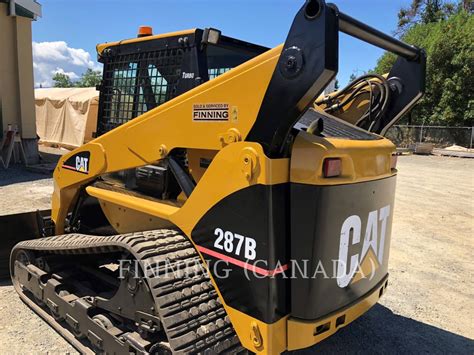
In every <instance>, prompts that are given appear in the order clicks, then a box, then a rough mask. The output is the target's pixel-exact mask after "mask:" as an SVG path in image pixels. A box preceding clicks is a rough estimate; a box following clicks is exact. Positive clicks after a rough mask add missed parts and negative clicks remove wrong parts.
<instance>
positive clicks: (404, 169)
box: [0, 156, 474, 354]
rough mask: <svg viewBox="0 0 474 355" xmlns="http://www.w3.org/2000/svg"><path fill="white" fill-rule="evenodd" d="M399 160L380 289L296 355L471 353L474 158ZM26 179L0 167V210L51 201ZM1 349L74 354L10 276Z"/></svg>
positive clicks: (0, 314) (0, 306) (3, 298)
mask: <svg viewBox="0 0 474 355" xmlns="http://www.w3.org/2000/svg"><path fill="white" fill-rule="evenodd" d="M398 167H399V175H398V185H397V194H396V202H395V215H394V224H393V232H392V247H391V255H390V278H389V280H390V281H389V289H388V292H387V293H386V294H385V295H384V296H383V298H382V300H381V302H380V303H379V304H378V305H376V306H374V307H373V308H372V309H371V310H370V311H369V312H367V313H366V314H365V315H364V316H362V317H361V318H360V319H358V320H357V321H355V322H354V323H352V324H351V325H350V326H348V327H346V328H343V329H341V330H340V331H339V332H338V333H337V334H335V335H334V336H332V337H330V338H329V339H327V340H326V341H324V342H322V343H320V344H317V345H316V346H314V347H313V348H311V349H308V350H304V351H301V352H299V353H301V354H314V353H335V352H337V353H380V354H382V353H384V354H386V353H394V354H395V353H465V354H472V353H474V341H473V340H472V339H473V338H474V324H473V321H474V312H473V309H474V295H473V281H472V276H473V264H472V260H473V241H472V237H473V235H474V199H473V196H474V159H462V158H447V157H434V156H427V157H425V156H403V157H400V158H399V161H398ZM30 178H32V179H33V181H32V182H29V183H26V182H21V181H24V180H27V179H28V177H27V178H24V176H23V174H20V173H19V172H17V173H14V174H13V176H10V177H8V176H6V175H4V172H3V171H0V196H1V199H0V215H1V214H5V209H7V210H8V211H9V212H10V211H12V210H13V209H14V208H16V207H17V204H19V203H20V202H21V201H22V200H23V198H28V201H30V202H29V203H30V206H31V207H32V208H33V209H36V208H40V209H41V208H43V207H44V205H43V204H44V203H45V202H47V201H49V196H48V195H49V193H50V191H52V181H51V179H44V176H37V175H34V176H30ZM12 196H15V197H14V198H15V199H16V200H15V202H12V198H13V197H12ZM25 203H26V202H25ZM46 207H47V206H46ZM4 353H9V354H12V353H14V354H20V353H21V354H26V353H31V354H33V353H34V354H38V353H50V354H59V353H61V354H64V353H76V352H75V351H74V349H73V348H72V347H71V346H69V345H68V343H66V342H65V341H64V340H63V339H62V338H61V337H60V336H58V335H57V334H56V333H55V332H54V331H53V330H52V329H51V328H50V327H49V326H48V325H47V324H45V323H44V322H43V321H41V320H40V319H39V318H38V317H36V316H35V315H34V314H33V312H32V311H30V310H29V309H28V308H27V307H26V306H25V305H24V304H22V303H21V301H20V300H19V299H18V297H17V296H16V294H15V293H14V291H13V288H12V286H11V284H10V283H9V282H8V281H4V282H1V283H0V354H4Z"/></svg>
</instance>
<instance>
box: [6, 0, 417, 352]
mask: <svg viewBox="0 0 474 355" xmlns="http://www.w3.org/2000/svg"><path fill="white" fill-rule="evenodd" d="M339 32H344V33H346V34H348V35H351V36H353V37H356V38H358V39H361V40H363V41H366V42H369V43H371V44H373V45H376V46H379V47H381V48H383V49H385V50H388V51H391V52H393V53H395V54H396V55H398V59H397V60H396V62H395V64H394V66H393V68H392V69H391V71H390V72H389V73H388V74H387V75H385V76H379V75H375V74H374V75H366V76H363V77H361V78H359V79H357V80H356V81H355V82H353V83H351V84H349V85H348V86H347V87H346V88H344V89H342V90H340V91H338V92H334V93H330V94H328V95H321V93H322V92H323V90H324V89H325V88H326V87H327V85H328V83H329V82H330V81H331V80H332V79H334V78H335V75H336V73H337V71H338V61H339V58H338V36H339ZM97 51H98V55H99V60H100V62H102V63H103V64H104V71H103V80H102V83H101V85H100V104H99V117H98V126H97V132H96V134H97V138H96V139H94V140H93V141H91V142H90V143H87V144H85V145H83V146H82V147H80V148H78V149H76V150H74V151H73V152H71V153H69V154H67V155H65V156H64V157H63V158H62V159H61V160H60V161H59V163H58V165H57V167H56V170H55V171H54V194H53V197H52V213H51V218H40V219H39V222H38V223H39V230H40V231H41V232H40V234H41V238H38V239H33V240H28V241H23V242H20V243H19V244H17V245H16V246H15V247H14V249H13V250H12V253H11V259H10V267H11V277H12V280H13V283H14V286H15V289H16V291H17V292H18V293H19V295H20V297H21V299H22V300H23V301H24V302H25V303H26V304H28V306H30V307H31V308H32V309H33V310H34V311H36V312H37V313H38V314H39V315H40V316H41V317H43V318H44V319H45V320H46V321H47V322H48V323H49V324H50V325H51V326H52V327H54V328H55V329H56V330H57V331H58V332H59V333H60V334H61V335H62V336H64V337H65V338H66V339H67V340H68V341H69V342H71V343H72V344H73V345H74V346H75V347H76V348H77V349H78V350H80V351H81V352H83V353H88V352H93V351H95V352H100V353H109V354H112V353H116V354H121V353H136V354H146V353H151V354H162V353H163V354H167V353H183V354H184V353H186V354H187V353H209V354H211V353H241V352H242V353H243V352H254V353H268V354H277V353H281V352H284V351H286V350H295V349H301V348H305V347H309V346H312V345H314V344H316V343H318V342H319V341H321V340H323V339H325V338H326V337H328V336H330V335H331V334H333V333H334V332H336V331H337V330H338V329H339V328H341V327H344V326H346V325H348V324H349V323H350V322H352V321H353V320H354V319H356V318H357V317H359V316H360V315H361V314H363V313H364V312H366V311H367V310H368V309H369V308H370V307H372V306H373V305H374V304H375V303H376V302H377V301H378V299H379V298H380V297H381V296H382V295H383V293H384V292H385V290H386V289H387V284H388V273H387V266H388V256H389V245H390V234H391V224H392V216H393V202H394V192H395V178H396V168H395V164H396V159H395V157H394V155H393V154H394V152H395V147H394V145H393V144H392V143H391V142H390V141H389V140H387V139H385V138H384V137H383V135H384V134H385V132H386V131H387V129H388V128H389V127H390V126H392V125H393V124H394V123H395V122H397V121H398V120H399V119H400V118H401V117H402V116H403V115H404V114H405V113H407V112H408V111H409V110H410V109H411V108H412V107H413V106H414V105H415V103H416V102H417V100H418V99H419V98H420V97H421V96H422V94H423V91H424V76H425V55H424V53H423V51H422V50H420V49H418V48H415V47H413V46H410V45H408V44H405V43H403V42H401V41H399V40H397V39H394V38H392V37H390V36H387V35H385V34H383V33H381V32H379V31H377V30H375V29H373V28H371V27H369V26H367V25H365V24H363V23H361V22H358V21H357V20H355V19H353V18H351V17H349V16H347V15H345V14H343V13H341V12H339V11H338V9H337V8H336V6H334V5H330V4H326V3H325V2H324V1H323V0H310V1H307V2H306V3H305V4H304V5H303V7H302V8H301V10H300V11H299V12H298V13H297V14H296V16H295V19H294V22H293V24H292V26H291V29H290V31H289V34H288V37H287V39H286V41H285V43H284V44H283V45H280V46H278V47H276V48H273V49H268V48H265V47H261V46H258V45H254V44H250V43H247V42H243V41H239V40H236V39H233V38H230V37H226V36H224V35H222V34H221V33H220V32H219V31H218V30H215V29H212V28H209V29H205V30H200V29H194V30H188V31H181V32H175V33H168V34H164V35H152V34H151V33H150V29H149V28H143V29H142V31H141V35H140V36H139V37H138V38H135V39H128V40H123V41H120V42H114V43H106V44H101V45H98V47H97Z"/></svg>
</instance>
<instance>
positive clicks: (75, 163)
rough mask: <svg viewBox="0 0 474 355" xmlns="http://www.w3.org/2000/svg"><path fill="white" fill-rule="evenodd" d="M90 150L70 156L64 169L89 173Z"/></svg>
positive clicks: (64, 164)
mask: <svg viewBox="0 0 474 355" xmlns="http://www.w3.org/2000/svg"><path fill="white" fill-rule="evenodd" d="M89 164H90V152H81V153H78V154H75V155H73V156H72V157H70V158H68V159H67V160H66V161H65V162H64V163H63V165H62V167H63V168H64V169H67V170H72V171H76V172H78V173H82V174H88V173H89Z"/></svg>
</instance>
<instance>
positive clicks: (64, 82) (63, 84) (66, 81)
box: [53, 73, 74, 88]
mask: <svg viewBox="0 0 474 355" xmlns="http://www.w3.org/2000/svg"><path fill="white" fill-rule="evenodd" d="M53 86H54V87H55V88H70V87H73V86H74V84H73V82H72V80H71V78H69V76H67V75H66V74H64V73H56V74H54V76H53Z"/></svg>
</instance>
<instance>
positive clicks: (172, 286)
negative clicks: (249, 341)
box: [10, 229, 246, 354]
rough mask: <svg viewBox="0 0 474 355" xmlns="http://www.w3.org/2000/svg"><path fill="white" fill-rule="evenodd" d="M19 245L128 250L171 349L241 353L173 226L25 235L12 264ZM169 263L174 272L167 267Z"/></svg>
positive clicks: (194, 257) (193, 255) (68, 250)
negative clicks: (143, 275)
mask: <svg viewBox="0 0 474 355" xmlns="http://www.w3.org/2000/svg"><path fill="white" fill-rule="evenodd" d="M21 250H31V251H42V252H47V254H97V255H98V257H100V254H103V253H110V252H117V251H119V252H124V253H126V252H128V253H130V254H131V255H133V257H134V258H136V260H138V262H139V263H140V265H141V267H142V270H143V271H144V272H145V273H147V275H146V276H147V281H148V286H149V288H150V290H151V292H152V296H153V298H154V301H155V305H156V307H155V308H156V310H157V311H156V313H157V315H158V317H159V318H160V319H161V322H162V325H163V328H164V330H165V332H166V335H167V338H168V341H169V345H170V347H171V350H172V351H173V353H175V354H196V353H203V354H220V353H233V354H238V353H246V350H245V349H244V348H243V347H242V346H241V345H240V342H239V339H238V337H237V335H236V334H235V331H234V329H233V327H232V324H231V323H230V320H229V318H228V316H227V314H226V312H225V310H224V307H223V306H222V304H221V302H220V300H219V298H218V295H217V293H216V291H215V289H214V287H213V285H212V283H211V281H210V279H209V276H208V274H207V271H206V270H205V269H204V267H203V266H202V261H201V259H200V257H199V255H198V253H197V252H196V250H195V248H194V247H193V245H192V243H191V242H190V241H189V240H188V239H187V238H186V237H185V236H183V235H182V234H180V232H178V231H175V230H169V229H161V230H153V231H146V232H137V233H131V234H123V235H115V236H91V235H83V234H65V235H59V236H54V237H49V238H42V239H34V240H28V241H24V242H21V243H19V244H17V245H16V246H15V248H14V249H13V251H12V255H11V261H10V263H11V270H14V268H13V267H14V262H15V260H16V255H17V253H18V252H19V251H21ZM150 266H153V268H150ZM170 268H171V269H172V270H173V272H169V271H170ZM157 274H158V277H157V276H156V275H157ZM12 279H13V281H14V282H15V280H14V278H12Z"/></svg>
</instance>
